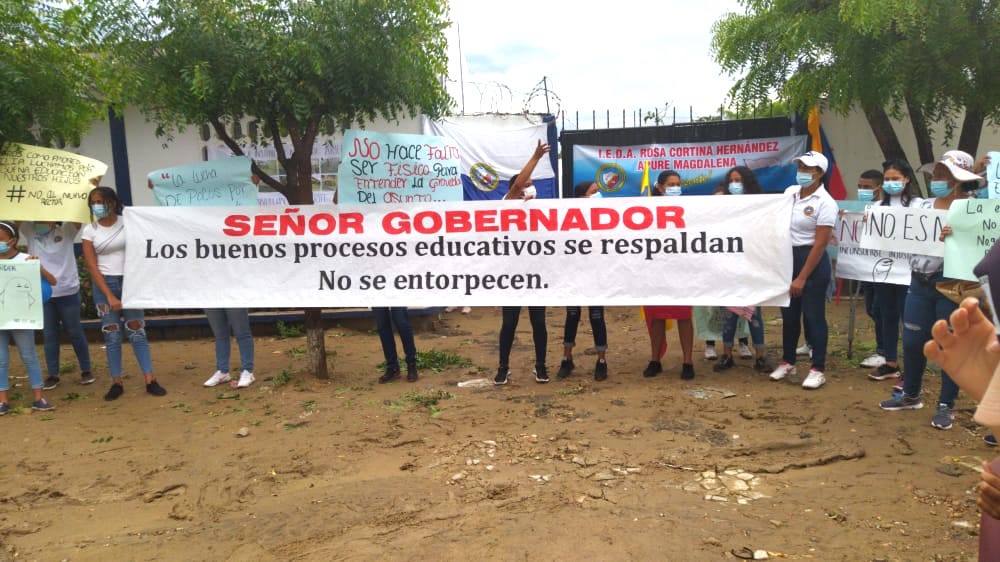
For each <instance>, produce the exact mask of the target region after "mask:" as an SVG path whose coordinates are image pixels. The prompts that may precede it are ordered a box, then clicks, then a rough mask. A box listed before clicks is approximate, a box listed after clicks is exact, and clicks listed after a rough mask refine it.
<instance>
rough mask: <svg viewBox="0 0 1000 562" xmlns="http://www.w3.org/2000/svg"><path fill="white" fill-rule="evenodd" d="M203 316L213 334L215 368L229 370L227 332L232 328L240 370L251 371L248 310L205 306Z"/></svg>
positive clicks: (251, 344)
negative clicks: (238, 353) (237, 350)
mask: <svg viewBox="0 0 1000 562" xmlns="http://www.w3.org/2000/svg"><path fill="white" fill-rule="evenodd" d="M205 318H208V325H209V326H211V327H212V335H214V336H215V368H216V369H217V370H219V371H221V372H223V373H228V372H229V356H230V355H229V351H230V349H229V334H230V330H232V334H233V337H235V338H236V346H237V347H238V348H239V350H240V370H241V371H248V372H251V373H252V372H253V333H251V332H250V311H249V310H247V309H246V308H206V309H205Z"/></svg>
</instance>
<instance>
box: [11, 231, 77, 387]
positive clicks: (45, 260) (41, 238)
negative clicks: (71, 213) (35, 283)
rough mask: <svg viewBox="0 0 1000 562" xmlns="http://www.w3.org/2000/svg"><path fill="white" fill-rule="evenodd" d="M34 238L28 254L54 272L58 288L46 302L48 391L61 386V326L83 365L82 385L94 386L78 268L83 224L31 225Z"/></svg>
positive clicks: (46, 381)
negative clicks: (75, 248) (78, 238)
mask: <svg viewBox="0 0 1000 562" xmlns="http://www.w3.org/2000/svg"><path fill="white" fill-rule="evenodd" d="M27 228H28V229H30V230H29V232H30V233H31V235H30V236H29V237H28V253H29V254H31V255H33V256H38V259H39V260H41V262H42V266H44V267H45V269H47V270H49V271H50V272H52V274H53V275H54V276H55V278H56V281H57V282H56V284H55V285H54V286H53V287H52V297H51V298H50V299H49V300H47V301H45V304H44V305H42V306H43V310H44V314H45V328H44V329H43V330H42V335H43V338H44V340H45V366H46V370H47V372H48V378H46V379H45V388H46V390H49V389H53V388H55V387H57V386H59V347H60V341H59V333H60V330H59V326H60V325H62V329H63V330H65V331H66V335H68V336H69V341H70V343H72V344H73V351H74V352H75V353H76V360H77V361H78V362H79V364H80V384H90V383H92V382H94V375H93V374H92V373H91V372H90V348H89V347H87V338H86V336H84V334H83V325H82V324H81V323H80V303H81V300H80V272H79V270H77V267H76V255H75V254H74V252H73V243H74V240H75V239H76V235H77V233H79V232H80V224H79V223H75V222H35V223H29V224H28V225H27Z"/></svg>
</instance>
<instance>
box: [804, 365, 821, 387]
mask: <svg viewBox="0 0 1000 562" xmlns="http://www.w3.org/2000/svg"><path fill="white" fill-rule="evenodd" d="M824 384H826V375H824V374H823V372H822V371H817V370H816V369H809V376H807V377H806V380H804V381H802V388H808V389H811V390H815V389H817V388H819V387H821V386H823V385H824Z"/></svg>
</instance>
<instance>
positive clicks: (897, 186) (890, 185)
mask: <svg viewBox="0 0 1000 562" xmlns="http://www.w3.org/2000/svg"><path fill="white" fill-rule="evenodd" d="M919 195H920V188H919V186H918V185H917V180H916V178H915V175H914V173H913V168H911V167H910V165H909V164H907V163H906V162H903V161H902V160H889V161H888V162H886V163H884V164H882V200H881V202H880V203H879V205H880V206H882V207H909V206H910V205H913V206H917V205H919V204H920V201H922V199H920V197H919ZM873 285H874V291H875V302H877V303H878V309H879V322H880V323H881V331H882V351H883V352H884V355H883V357H885V363H883V364H881V365H879V366H878V367H876V368H875V370H873V371H872V372H871V373H868V378H870V379H872V380H876V381H882V380H886V379H896V378H899V375H900V372H899V363H898V362H897V359H898V353H899V351H898V348H899V321H900V320H901V319H902V317H903V306H904V304H905V303H906V293H907V291H908V289H909V286H907V285H894V284H892V283H873Z"/></svg>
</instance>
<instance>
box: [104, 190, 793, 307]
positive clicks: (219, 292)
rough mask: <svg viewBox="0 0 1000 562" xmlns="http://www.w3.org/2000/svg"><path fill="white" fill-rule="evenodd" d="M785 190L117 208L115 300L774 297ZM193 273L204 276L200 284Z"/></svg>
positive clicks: (304, 303)
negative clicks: (342, 207)
mask: <svg viewBox="0 0 1000 562" xmlns="http://www.w3.org/2000/svg"><path fill="white" fill-rule="evenodd" d="M791 205H792V200H791V198H789V197H782V196H768V195H757V196H755V195H748V196H745V197H742V196H741V197H690V198H687V197H671V198H635V199H625V198H622V199H614V200H610V199H608V200H603V199H585V200H580V199H575V200H562V201H556V200H531V201H505V202H448V203H433V204H416V205H413V206H411V207H407V208H399V207H395V208H393V207H385V206H372V207H362V208H358V209H354V208H351V210H349V211H339V212H338V211H336V210H334V209H331V208H329V207H318V206H303V207H289V208H283V209H278V208H273V207H272V208H266V207H263V208H261V207H258V208H246V207H230V208H224V207H197V208H190V207H189V208H181V209H178V208H170V207H142V208H137V207H130V208H128V209H126V211H125V217H124V222H125V227H126V228H125V232H126V242H127V246H126V259H125V265H126V274H125V287H124V299H123V300H124V303H125V306H127V307H129V308H166V307H169V308H206V307H260V306H264V305H266V306H272V307H335V306H442V305H447V306H461V305H468V306H498V305H512V304H518V305H536V306H542V305H551V306H563V305H596V304H604V305H611V306H614V305H639V304H690V305H706V306H709V305H710V306H746V305H754V304H764V305H782V304H787V302H788V287H789V284H790V283H791V274H792V271H791V269H792V258H791V243H790V237H789V222H790V219H791ZM205 280H211V284H210V285H206V284H205V282H204V281H205Z"/></svg>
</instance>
